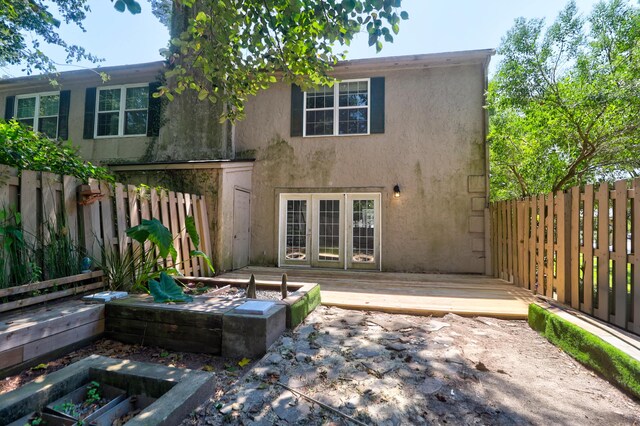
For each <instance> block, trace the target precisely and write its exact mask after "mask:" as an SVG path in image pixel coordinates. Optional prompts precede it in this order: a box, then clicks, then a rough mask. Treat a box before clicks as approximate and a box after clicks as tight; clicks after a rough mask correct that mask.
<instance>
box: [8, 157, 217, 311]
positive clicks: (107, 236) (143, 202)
mask: <svg viewBox="0 0 640 426" xmlns="http://www.w3.org/2000/svg"><path fill="white" fill-rule="evenodd" d="M17 176H18V172H17V171H16V170H15V169H12V168H8V167H6V166H0V210H2V209H4V210H9V209H13V210H15V211H16V212H17V213H19V214H20V216H21V225H22V229H23V231H24V236H25V240H26V242H27V244H29V245H30V246H33V247H35V246H37V245H38V244H43V243H45V244H46V242H47V241H48V240H49V230H50V229H51V230H53V229H56V227H57V226H59V225H64V229H63V232H68V235H69V236H70V239H71V241H72V242H73V243H74V244H76V245H78V246H79V247H81V248H82V249H83V250H84V251H85V252H86V253H87V254H88V255H89V256H91V257H93V258H94V259H97V260H98V261H100V259H101V253H102V250H103V249H104V250H117V251H119V252H120V253H126V252H127V251H128V250H131V248H132V247H136V245H137V246H138V247H139V244H138V243H137V242H135V241H132V240H131V238H129V237H128V236H127V235H126V233H125V231H126V229H128V228H130V227H132V226H136V225H138V224H140V221H141V219H150V218H157V219H159V220H160V221H161V222H162V223H163V224H164V225H165V226H167V227H168V228H169V229H170V231H171V232H172V234H173V235H174V236H175V235H177V236H178V238H176V239H175V240H174V245H175V248H176V251H177V253H178V259H175V260H177V261H178V262H180V261H181V260H184V259H188V258H189V252H190V250H192V249H195V245H194V244H193V243H192V241H191V240H190V238H189V236H188V234H187V233H186V232H185V220H186V216H187V215H192V216H193V217H194V219H195V223H196V228H197V230H198V232H199V234H200V239H201V243H200V247H199V248H200V250H201V251H203V252H204V253H207V254H208V255H210V254H211V247H210V241H211V239H210V236H209V223H208V222H209V221H208V216H207V211H206V203H205V200H204V198H203V197H201V196H198V195H193V194H185V193H179V197H176V194H175V193H174V192H169V191H165V190H163V191H157V190H156V189H146V188H142V189H138V188H136V187H135V186H133V185H128V186H125V185H122V184H120V183H116V184H113V185H112V184H108V183H106V182H97V181H90V182H89V184H88V185H80V184H81V182H80V181H79V180H78V179H76V178H74V177H70V176H59V175H55V174H52V173H45V172H33V171H28V170H25V171H23V172H22V173H21V175H20V177H19V178H18V177H17ZM59 221H63V222H61V223H59ZM0 246H1V245H0ZM0 254H1V253H0ZM3 256H4V258H5V259H7V258H8V256H5V255H4V254H3ZM177 267H178V268H179V269H180V271H181V272H182V273H183V274H185V275H208V273H209V271H208V268H206V267H205V265H204V263H203V262H202V261H201V260H197V261H194V262H193V264H191V262H184V264H180V263H178V264H177ZM0 274H4V276H5V277H8V276H9V267H6V269H5V270H4V271H0ZM5 281H6V280H5ZM15 284H16V283H9V285H15ZM1 292H2V290H1V289H0V297H2V293H1ZM5 297H6V295H5ZM12 297H13V296H12ZM4 302H5V303H2V301H0V305H5V306H3V308H4V307H7V306H9V304H10V303H13V304H16V303H14V302H18V301H16V300H11V299H10V301H7V300H5V301H4ZM17 305H19V306H24V302H20V303H18V304H17ZM12 306H13V305H12Z"/></svg>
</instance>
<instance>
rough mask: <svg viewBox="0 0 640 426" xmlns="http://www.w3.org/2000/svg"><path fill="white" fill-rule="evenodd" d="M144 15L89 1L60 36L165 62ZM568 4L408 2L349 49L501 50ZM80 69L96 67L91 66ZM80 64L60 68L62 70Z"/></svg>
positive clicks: (109, 54)
mask: <svg viewBox="0 0 640 426" xmlns="http://www.w3.org/2000/svg"><path fill="white" fill-rule="evenodd" d="M140 2H141V5H142V9H143V11H142V13H141V14H139V15H131V14H129V13H128V12H127V13H119V12H117V11H116V10H115V9H114V8H113V3H112V2H111V1H110V0H89V4H90V6H91V9H92V11H91V13H90V14H89V16H88V17H87V19H86V21H85V24H84V26H85V28H86V29H87V31H86V33H83V32H82V31H80V30H78V29H77V28H75V27H72V26H66V27H64V26H63V28H62V29H61V31H60V34H61V36H62V37H63V38H64V39H66V40H67V41H68V42H70V43H76V44H80V45H82V46H84V47H85V48H86V49H87V50H88V51H89V52H91V53H93V54H94V55H96V56H98V57H101V58H104V59H105V61H104V62H102V63H101V64H100V66H112V65H124V64H135V63H142V62H151V61H157V60H161V59H162V57H161V56H160V54H159V50H160V49H162V48H165V47H166V46H167V44H168V39H169V35H168V30H167V29H166V27H164V26H163V25H162V24H160V23H159V22H158V21H157V19H156V18H155V17H154V16H153V15H152V14H151V6H150V4H149V3H148V2H147V1H145V0H140ZM595 3H596V1H595V0H576V4H577V5H578V9H579V10H580V12H581V13H582V14H584V15H586V14H588V13H589V12H590V11H591V8H592V7H593V5H594V4H595ZM565 4H566V2H565V1H562V0H536V1H529V0H403V2H402V9H403V10H406V11H407V12H408V13H409V20H408V21H403V22H402V23H401V26H400V33H399V34H398V35H397V36H396V38H395V42H394V43H393V44H385V46H384V48H383V49H382V52H380V53H379V54H377V55H376V52H375V48H373V47H369V46H368V45H367V37H366V34H363V35H362V36H358V37H357V38H356V40H354V41H353V42H352V44H351V46H350V47H349V48H348V49H347V50H348V56H347V57H348V59H359V58H370V57H384V56H398V55H413V54H422V53H437V52H451V51H458V50H474V49H486V48H497V47H498V46H499V44H500V40H501V38H502V37H503V36H504V35H505V33H506V32H507V31H508V30H509V29H510V28H511V27H512V26H513V22H514V20H515V19H516V18H518V17H520V16H523V17H525V18H545V19H546V20H547V22H552V21H553V20H554V19H555V17H556V16H557V14H558V12H559V11H560V10H561V9H562V8H563V7H564V5H565ZM44 50H45V52H46V53H47V54H48V55H49V56H50V57H52V58H53V59H54V60H55V61H56V62H59V63H63V62H64V54H63V53H62V52H61V51H59V50H55V49H50V48H48V49H44ZM498 61H499V58H496V57H494V59H493V60H492V63H491V66H490V70H495V67H496V64H497V63H498ZM80 66H84V67H91V68H93V67H94V65H92V64H91V63H81V64H80ZM21 68H22V67H19V66H14V67H0V76H7V77H19V76H21V75H25V73H24V72H23V71H22V70H21ZM78 68H79V67H78V66H71V67H70V66H64V65H59V66H58V69H59V70H60V71H69V70H74V69H78Z"/></svg>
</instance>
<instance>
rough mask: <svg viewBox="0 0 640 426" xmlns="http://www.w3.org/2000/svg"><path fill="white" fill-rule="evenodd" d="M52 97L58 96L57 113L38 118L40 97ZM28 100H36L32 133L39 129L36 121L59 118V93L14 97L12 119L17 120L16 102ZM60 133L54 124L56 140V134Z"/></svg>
mask: <svg viewBox="0 0 640 426" xmlns="http://www.w3.org/2000/svg"><path fill="white" fill-rule="evenodd" d="M52 95H58V113H57V114H56V115H44V116H43V117H40V97H42V96H52ZM29 98H36V105H35V109H34V111H33V131H34V132H39V131H40V129H38V124H39V123H38V121H39V119H40V118H50V117H58V120H59V117H60V92H59V91H58V92H41V93H30V94H28V95H16V100H15V103H14V106H13V111H14V113H13V118H15V119H16V120H19V118H18V100H20V99H29ZM59 132H60V129H59V128H58V124H56V136H55V137H56V138H57V137H58V133H59Z"/></svg>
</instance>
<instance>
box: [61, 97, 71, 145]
mask: <svg viewBox="0 0 640 426" xmlns="http://www.w3.org/2000/svg"><path fill="white" fill-rule="evenodd" d="M70 103H71V91H69V90H61V91H60V104H59V106H58V138H60V139H62V140H65V141H66V140H67V139H69V104H70Z"/></svg>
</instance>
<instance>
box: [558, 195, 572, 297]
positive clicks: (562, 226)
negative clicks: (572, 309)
mask: <svg viewBox="0 0 640 426" xmlns="http://www.w3.org/2000/svg"><path fill="white" fill-rule="evenodd" d="M571 198H572V197H571V194H565V193H564V192H562V191H560V192H558V194H557V196H556V199H557V200H558V211H557V228H558V242H557V246H556V247H557V248H556V252H557V274H556V290H557V296H558V301H559V302H560V303H567V302H570V301H571V290H572V289H571V282H572V279H573V275H576V273H575V270H572V268H571V263H572V261H571V252H572V250H571Z"/></svg>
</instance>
